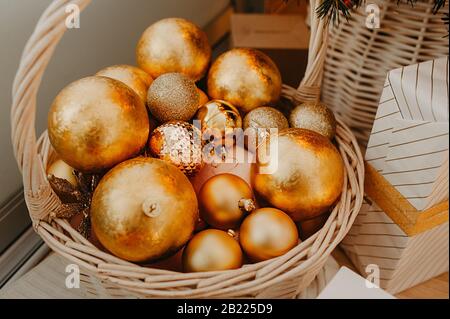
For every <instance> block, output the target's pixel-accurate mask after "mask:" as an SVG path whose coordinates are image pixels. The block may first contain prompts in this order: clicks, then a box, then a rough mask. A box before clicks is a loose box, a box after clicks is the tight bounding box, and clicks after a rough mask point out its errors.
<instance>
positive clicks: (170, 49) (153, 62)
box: [136, 18, 211, 81]
mask: <svg viewBox="0 0 450 319" xmlns="http://www.w3.org/2000/svg"><path fill="white" fill-rule="evenodd" d="M136 58H137V63H138V65H139V66H140V67H141V68H142V69H143V70H144V71H146V72H147V73H149V74H150V75H151V76H152V77H153V78H154V79H156V78H157V77H158V76H160V75H161V74H164V73H170V72H179V73H183V74H185V75H186V76H188V77H189V78H191V79H192V80H194V81H198V80H199V79H201V78H202V77H203V75H205V73H206V70H207V68H208V64H209V60H210V59H211V47H210V45H209V43H208V38H207V36H206V34H205V33H204V32H203V31H202V30H201V29H200V28H199V27H197V26H196V25H195V24H193V23H192V22H190V21H187V20H185V19H180V18H167V19H163V20H160V21H158V22H156V23H154V24H152V25H151V26H150V27H149V28H148V29H147V30H145V32H144V33H143V34H142V36H141V38H140V40H139V43H138V45H137V49H136Z"/></svg>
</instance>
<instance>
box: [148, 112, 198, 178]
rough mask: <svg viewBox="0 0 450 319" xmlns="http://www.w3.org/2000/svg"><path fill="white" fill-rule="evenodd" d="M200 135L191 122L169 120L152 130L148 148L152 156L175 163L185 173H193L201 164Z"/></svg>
mask: <svg viewBox="0 0 450 319" xmlns="http://www.w3.org/2000/svg"><path fill="white" fill-rule="evenodd" d="M200 135H201V132H200V130H199V129H198V128H196V127H195V126H194V125H192V124H189V123H187V122H182V121H170V122H167V123H166V124H163V125H161V126H159V127H157V128H156V129H155V130H153V132H152V134H151V136H150V140H149V149H150V152H151V154H152V155H153V156H155V157H157V158H159V159H162V160H164V161H167V162H169V163H171V164H173V165H175V166H176V167H178V168H179V169H180V170H181V171H182V172H183V173H185V174H186V175H193V174H195V173H196V172H197V171H198V170H200V168H201V167H202V165H203V161H202V145H201V139H200V138H201V136H200Z"/></svg>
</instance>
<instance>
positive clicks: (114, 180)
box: [91, 157, 198, 262]
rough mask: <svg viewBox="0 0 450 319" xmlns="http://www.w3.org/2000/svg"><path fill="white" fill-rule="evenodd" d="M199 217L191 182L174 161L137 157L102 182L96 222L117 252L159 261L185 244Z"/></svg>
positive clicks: (104, 240)
mask: <svg viewBox="0 0 450 319" xmlns="http://www.w3.org/2000/svg"><path fill="white" fill-rule="evenodd" d="M197 219H198V207H197V198H196V196H195V192H194V189H193V188H192V185H191V183H190V182H189V180H188V179H187V177H186V176H185V175H183V174H182V173H181V172H180V171H179V170H178V169H177V168H176V167H175V166H173V165H171V164H169V163H166V162H164V161H162V160H159V159H155V158H145V157H138V158H134V159H131V160H128V161H125V162H123V163H121V164H119V165H117V166H116V167H114V168H113V169H112V170H110V171H109V172H108V173H107V174H106V175H105V176H104V177H103V178H102V180H101V181H100V183H99V185H98V186H97V188H96V190H95V192H94V195H93V198H92V206H91V222H92V228H93V230H94V232H95V234H96V235H97V237H98V239H99V241H100V242H101V243H102V245H103V246H105V248H106V249H108V250H109V251H111V252H112V253H113V254H114V255H116V256H118V257H120V258H123V259H126V260H129V261H134V262H143V261H154V260H156V259H159V258H163V257H166V256H168V255H170V254H172V253H174V252H175V251H177V250H178V249H180V248H181V247H182V246H183V245H184V244H185V243H186V242H187V241H188V240H189V238H190V237H191V235H192V233H193V231H194V227H195V224H196V222H197Z"/></svg>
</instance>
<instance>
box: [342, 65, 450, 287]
mask: <svg viewBox="0 0 450 319" xmlns="http://www.w3.org/2000/svg"><path fill="white" fill-rule="evenodd" d="M448 67H449V65H448V57H446V58H440V59H437V60H434V61H428V62H424V63H420V64H416V65H411V66H408V67H404V68H400V69H396V70H393V71H391V72H389V74H388V76H387V78H386V81H385V84H384V88H383V92H382V94H381V97H380V103H379V107H378V111H377V114H376V116H375V122H374V125H373V128H372V134H371V137H370V140H369V143H368V145H367V150H366V160H367V161H368V162H369V163H370V164H371V165H372V166H373V167H374V168H375V169H376V170H377V171H378V172H379V173H380V174H381V175H383V176H384V177H385V178H386V179H387V181H388V182H389V183H390V184H391V185H392V186H394V187H395V188H396V189H397V190H398V191H399V192H400V193H401V194H402V195H403V196H404V197H405V198H406V199H408V201H409V202H410V203H411V204H412V205H413V206H414V207H415V208H416V209H417V210H419V211H422V210H425V209H428V208H430V207H433V206H435V205H437V204H439V203H441V202H443V201H445V200H448V182H449V179H448V160H449V142H448V138H449V136H448V135H449V123H448V120H449V115H448V109H449V104H448ZM368 200H370V199H368ZM368 200H367V201H366V202H365V203H364V204H363V206H362V209H361V212H360V214H359V215H358V217H357V219H356V220H355V223H354V224H353V227H352V229H351V230H350V232H349V234H348V235H347V237H346V238H345V239H344V241H343V242H342V244H341V245H342V247H343V249H344V250H345V252H346V254H347V255H348V256H349V257H350V259H351V260H352V261H353V263H354V264H355V265H356V267H357V268H358V270H359V271H360V272H361V274H364V273H365V268H366V266H367V265H369V264H376V265H378V266H379V267H380V284H381V286H382V287H383V288H385V289H386V290H387V291H389V292H390V293H397V292H399V291H402V290H405V289H407V288H409V287H411V286H414V285H416V284H418V283H420V282H423V281H425V280H427V279H429V278H431V277H434V276H436V275H438V274H440V273H442V272H445V271H448V268H449V267H448V263H449V259H448V253H449V248H448V240H449V235H448V227H449V226H448V222H446V223H444V224H441V225H439V226H437V227H434V228H432V229H430V230H428V231H425V232H422V233H420V234H418V235H414V236H412V237H409V236H408V235H407V234H406V233H405V232H404V231H403V230H402V229H401V228H400V227H399V226H398V225H397V224H395V223H394V222H393V221H392V219H391V218H390V217H389V216H388V215H387V214H386V213H385V212H383V211H382V210H381V209H380V208H379V207H378V206H377V205H376V204H375V203H369V202H368Z"/></svg>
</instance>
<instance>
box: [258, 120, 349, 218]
mask: <svg viewBox="0 0 450 319" xmlns="http://www.w3.org/2000/svg"><path fill="white" fill-rule="evenodd" d="M269 143H276V144H273V146H274V148H271V147H268V148H269V149H271V150H272V153H270V154H268V156H264V158H263V160H261V158H260V157H258V161H257V163H256V164H255V167H254V170H253V172H252V174H253V175H252V184H253V188H254V190H255V191H256V192H257V193H259V194H260V195H261V196H262V197H263V198H264V199H265V200H267V201H268V202H269V203H270V204H271V205H273V206H275V207H277V208H279V209H281V210H283V211H284V212H286V213H287V214H289V215H290V216H291V218H292V219H293V220H295V221H301V220H306V219H310V218H314V217H316V216H318V215H320V214H322V213H323V212H325V211H326V210H328V209H329V207H330V206H331V205H332V204H333V203H334V202H335V201H336V200H337V199H338V198H339V195H340V194H341V192H342V187H343V183H344V164H343V160H342V158H341V155H340V154H339V152H338V150H337V149H336V147H335V146H334V145H333V144H332V143H331V142H330V140H328V139H327V138H326V137H324V136H322V135H320V134H318V133H316V132H313V131H310V130H305V129H299V128H290V129H285V130H282V131H280V132H279V134H278V136H277V138H270V142H269Z"/></svg>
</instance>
